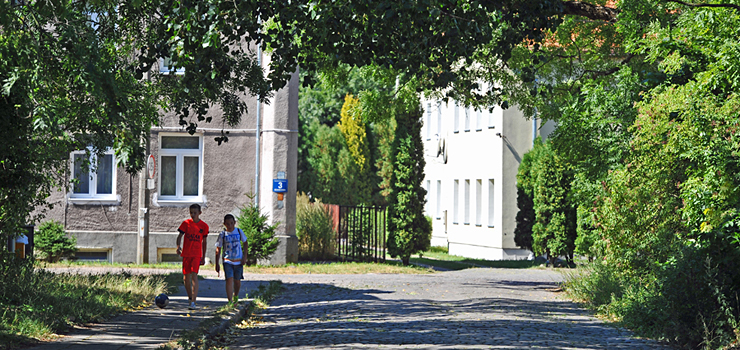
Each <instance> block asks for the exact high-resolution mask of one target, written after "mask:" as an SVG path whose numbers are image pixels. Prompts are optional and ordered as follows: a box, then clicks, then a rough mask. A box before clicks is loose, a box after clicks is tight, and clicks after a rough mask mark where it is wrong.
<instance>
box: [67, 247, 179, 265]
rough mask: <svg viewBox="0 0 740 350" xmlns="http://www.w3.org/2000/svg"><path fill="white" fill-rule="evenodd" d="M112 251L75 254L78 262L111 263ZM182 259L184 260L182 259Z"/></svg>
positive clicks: (104, 250) (90, 251)
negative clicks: (110, 255)
mask: <svg viewBox="0 0 740 350" xmlns="http://www.w3.org/2000/svg"><path fill="white" fill-rule="evenodd" d="M109 253H110V249H95V248H90V249H88V248H80V249H78V250H77V252H76V253H75V259H76V260H78V261H105V262H108V261H110V258H109ZM181 259H182V258H181Z"/></svg>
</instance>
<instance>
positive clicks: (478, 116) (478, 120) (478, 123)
mask: <svg viewBox="0 0 740 350" xmlns="http://www.w3.org/2000/svg"><path fill="white" fill-rule="evenodd" d="M482 130H483V112H482V111H481V110H480V109H479V108H476V109H475V131H482Z"/></svg>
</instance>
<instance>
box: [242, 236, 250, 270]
mask: <svg viewBox="0 0 740 350" xmlns="http://www.w3.org/2000/svg"><path fill="white" fill-rule="evenodd" d="M245 238H246V236H245ZM242 250H243V251H242V266H245V265H247V262H248V261H249V259H248V258H249V242H247V240H246V239H245V240H244V248H243V249H242Z"/></svg>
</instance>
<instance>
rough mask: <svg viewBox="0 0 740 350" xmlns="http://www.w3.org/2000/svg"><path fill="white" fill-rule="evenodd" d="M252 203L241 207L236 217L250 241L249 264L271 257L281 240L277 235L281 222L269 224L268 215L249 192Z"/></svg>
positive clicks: (248, 195)
mask: <svg viewBox="0 0 740 350" xmlns="http://www.w3.org/2000/svg"><path fill="white" fill-rule="evenodd" d="M247 197H249V199H250V200H251V203H248V204H245V205H244V206H243V207H241V211H240V214H239V217H237V218H236V222H237V223H238V226H239V228H241V229H242V231H244V234H245V235H246V236H247V243H249V250H248V256H247V257H248V260H249V261H248V264H255V263H257V261H258V260H264V259H267V258H269V257H270V256H271V255H272V254H273V253H275V250H277V247H278V244H280V241H279V240H278V239H277V237H275V229H277V227H278V224H279V223H275V224H274V225H272V226H271V225H268V224H267V220H268V217H267V215H263V214H262V212H261V211H260V208H259V206H258V205H257V204H256V203H254V195H253V194H247Z"/></svg>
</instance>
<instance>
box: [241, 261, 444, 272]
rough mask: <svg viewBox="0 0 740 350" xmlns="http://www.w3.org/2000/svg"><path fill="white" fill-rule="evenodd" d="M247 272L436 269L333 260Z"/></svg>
mask: <svg viewBox="0 0 740 350" xmlns="http://www.w3.org/2000/svg"><path fill="white" fill-rule="evenodd" d="M244 272H245V273H258V274H276V275H286V274H287V275H291V274H306V273H318V274H344V275H351V274H366V273H405V274H425V273H433V272H434V270H432V269H429V268H423V267H419V266H403V264H401V263H400V262H395V261H389V262H386V263H377V264H376V263H361V262H332V263H299V264H288V265H283V266H245V267H244Z"/></svg>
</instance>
